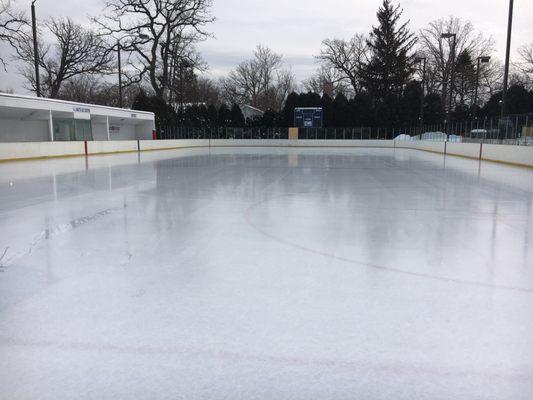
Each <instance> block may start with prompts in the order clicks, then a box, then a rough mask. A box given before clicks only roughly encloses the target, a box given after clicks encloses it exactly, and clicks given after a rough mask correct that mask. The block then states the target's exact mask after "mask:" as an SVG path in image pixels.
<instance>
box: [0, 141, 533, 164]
mask: <svg viewBox="0 0 533 400" xmlns="http://www.w3.org/2000/svg"><path fill="white" fill-rule="evenodd" d="M85 146H87V147H86V148H85ZM209 146H211V147H231V146H234V147H235V146H238V147H239V146H240V147H381V148H387V147H389V148H391V147H397V148H407V149H415V150H424V151H431V152H435V153H441V154H444V153H446V154H449V155H457V156H463V157H470V158H474V159H480V155H481V159H482V160H487V161H498V162H505V163H510V164H517V165H525V166H530V167H533V146H514V145H499V144H483V145H480V144H479V143H458V142H447V143H445V142H433V141H423V140H422V141H420V140H419V141H411V140H409V141H402V140H396V141H392V140H311V139H305V140H288V139H282V140H279V139H257V140H255V139H250V140H248V139H212V140H209V139H197V140H141V141H137V140H117V141H90V142H20V143H0V160H17V159H29V158H44V157H65V156H79V155H84V154H86V153H85V151H86V150H87V154H89V155H91V154H106V153H122V152H135V151H139V150H140V151H145V150H164V149H177V148H186V147H209Z"/></svg>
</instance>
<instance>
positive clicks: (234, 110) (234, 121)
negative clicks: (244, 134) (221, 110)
mask: <svg viewBox="0 0 533 400" xmlns="http://www.w3.org/2000/svg"><path fill="white" fill-rule="evenodd" d="M230 121H231V124H230V126H232V127H234V128H242V127H244V125H245V123H246V121H245V120H244V115H243V114H242V111H241V108H240V107H239V105H238V104H236V103H234V104H233V106H232V107H231V111H230Z"/></svg>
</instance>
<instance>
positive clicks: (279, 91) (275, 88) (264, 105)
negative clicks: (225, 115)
mask: <svg viewBox="0 0 533 400" xmlns="http://www.w3.org/2000/svg"><path fill="white" fill-rule="evenodd" d="M220 84H221V87H222V90H223V96H224V100H225V101H226V102H227V103H230V104H231V103H238V104H250V105H252V106H254V107H258V108H260V109H263V110H267V109H271V110H279V109H280V108H281V106H282V103H283V101H284V100H285V98H286V96H287V95H288V94H289V93H290V92H291V91H292V90H293V89H294V86H295V85H294V76H293V74H292V72H291V71H290V70H287V69H283V57H282V56H281V55H280V54H276V53H274V52H273V51H272V50H271V49H269V48H268V47H265V46H261V45H259V46H257V47H256V49H255V51H254V57H253V58H252V59H250V60H246V61H243V62H241V63H240V64H239V65H238V66H237V67H236V68H235V69H234V70H233V71H231V72H230V73H229V75H228V76H227V78H224V79H222V80H221V83H220Z"/></svg>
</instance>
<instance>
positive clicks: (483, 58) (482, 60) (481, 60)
mask: <svg viewBox="0 0 533 400" xmlns="http://www.w3.org/2000/svg"><path fill="white" fill-rule="evenodd" d="M489 61H490V57H489V56H481V57H478V58H477V70H476V89H475V92H474V107H477V95H478V88H479V72H480V70H481V64H482V63H483V64H486V63H488V62H489ZM474 112H476V110H474Z"/></svg>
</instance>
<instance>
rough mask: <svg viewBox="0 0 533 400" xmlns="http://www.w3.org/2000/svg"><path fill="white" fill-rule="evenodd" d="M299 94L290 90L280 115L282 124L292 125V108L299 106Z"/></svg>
mask: <svg viewBox="0 0 533 400" xmlns="http://www.w3.org/2000/svg"><path fill="white" fill-rule="evenodd" d="M299 104H300V95H299V94H298V93H295V92H292V93H290V94H289V95H288V96H287V100H285V105H284V106H283V110H282V111H281V115H280V122H281V124H282V126H294V109H295V108H296V107H299Z"/></svg>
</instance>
